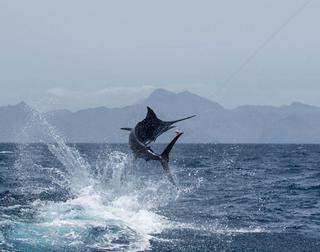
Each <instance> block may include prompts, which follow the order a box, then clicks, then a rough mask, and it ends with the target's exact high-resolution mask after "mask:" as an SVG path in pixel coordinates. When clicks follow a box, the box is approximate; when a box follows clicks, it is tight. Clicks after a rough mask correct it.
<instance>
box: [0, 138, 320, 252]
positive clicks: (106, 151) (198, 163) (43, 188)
mask: <svg viewBox="0 0 320 252" xmlns="http://www.w3.org/2000/svg"><path fill="white" fill-rule="evenodd" d="M55 140H57V141H56V142H55V143H50V144H45V143H41V144H0V230H1V232H0V251H320V200H319V199H320V145H223V144H217V145H215V144H178V145H176V146H175V147H174V149H173V151H172V157H171V168H172V172H173V173H174V176H175V179H176V181H177V182H178V184H179V189H177V188H175V187H174V186H172V185H171V184H170V182H168V180H167V178H166V176H165V175H164V173H163V171H162V168H161V166H160V164H158V163H157V162H153V161H152V162H145V161H143V160H135V159H134V158H133V157H132V156H131V154H130V151H129V149H128V147H127V145H125V144H122V145H120V144H66V143H65V142H63V140H62V139H61V138H59V137H58V138H57V136H55ZM163 148H164V145H161V144H159V145H155V149H156V150H158V151H159V152H160V151H161V150H162V149H163Z"/></svg>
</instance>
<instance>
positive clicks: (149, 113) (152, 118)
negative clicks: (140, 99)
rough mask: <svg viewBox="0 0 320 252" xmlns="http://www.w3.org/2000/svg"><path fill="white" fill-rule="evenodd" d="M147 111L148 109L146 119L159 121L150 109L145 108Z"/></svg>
mask: <svg viewBox="0 0 320 252" xmlns="http://www.w3.org/2000/svg"><path fill="white" fill-rule="evenodd" d="M147 109H148V113H147V116H146V119H148V120H159V119H158V117H157V115H156V113H154V111H153V110H152V109H151V108H150V107H147Z"/></svg>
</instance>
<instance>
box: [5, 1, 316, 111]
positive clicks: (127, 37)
mask: <svg viewBox="0 0 320 252" xmlns="http://www.w3.org/2000/svg"><path fill="white" fill-rule="evenodd" d="M305 2H306V1H303V0H280V1H279V0H259V1H257V0H242V1H235V0H233V1H231V0H224V1H215V0H208V1H205V0H200V1H195V0H194V1H188V0H182V1H176V0H168V1H167V0H161V1H150V0H145V1H140V0H134V1H133V0H129V1H122V0H114V1H111V0H101V1H98V0H94V1H81V0H76V1H72V0H68V1H65V0H64V1H59V0H55V1H44V0H37V1H33V0H28V1H25V0H21V1H5V0H2V1H0V87H1V92H0V105H7V104H14V103H17V102H19V101H21V100H25V101H26V102H28V103H32V104H36V105H37V106H40V107H43V109H45V110H47V109H52V108H62V107H65V108H69V109H72V110H74V109H79V108H83V107H93V106H112V107H114V106H123V105H127V104H130V103H132V102H134V101H136V100H139V99H141V98H144V97H145V96H146V95H148V94H149V93H150V92H151V91H152V90H153V89H155V88H157V87H164V88H168V89H170V90H173V91H183V90H186V89H187V90H190V91H192V92H194V93H197V94H199V95H202V96H205V97H208V98H210V99H212V100H215V101H217V102H219V103H221V104H222V105H224V106H226V107H234V106H236V105H241V104H273V105H279V104H287V103H290V102H292V101H301V102H305V103H309V104H314V105H319V106H320V32H319V24H320V14H319V13H320V2H319V1H316V0H314V1H311V2H310V4H309V5H307V6H306V7H305V8H304V9H303V10H302V11H301V12H300V13H299V14H298V15H296V16H294V17H293V18H292V20H291V21H290V22H289V23H288V24H287V25H286V26H285V27H284V28H283V29H281V31H279V33H277V35H276V36H275V37H274V38H273V39H272V40H271V41H270V42H268V43H267V44H266V45H265V46H264V47H263V48H262V50H260V52H259V53H258V54H257V55H255V56H254V57H253V58H252V60H251V61H250V62H249V64H247V65H246V66H245V67H244V68H243V69H242V70H241V71H240V72H239V73H238V74H237V75H236V76H234V78H232V79H231V80H230V81H228V82H227V83H226V82H225V80H226V79H228V78H229V77H230V75H232V74H233V73H234V72H235V71H236V69H238V68H239V67H241V66H242V64H243V62H244V61H246V60H247V59H248V57H250V55H252V53H253V52H254V51H255V50H256V49H257V48H259V47H261V46H262V45H264V43H265V41H266V40H268V38H270V36H271V34H273V33H274V32H276V31H277V30H278V29H279V27H281V26H282V25H283V24H284V23H285V22H286V20H287V19H288V18H289V17H291V16H292V15H294V13H295V12H296V11H297V10H298V9H299V8H300V7H301V6H302V5H303V4H304V3H305Z"/></svg>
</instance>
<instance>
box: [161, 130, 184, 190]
mask: <svg viewBox="0 0 320 252" xmlns="http://www.w3.org/2000/svg"><path fill="white" fill-rule="evenodd" d="M182 134H183V133H182V132H180V133H178V134H177V135H176V136H175V138H173V139H172V141H171V142H170V143H169V144H168V145H167V147H166V148H165V149H164V151H163V152H162V154H161V160H160V162H161V164H162V167H163V169H164V171H165V172H166V173H167V176H168V178H169V180H170V182H171V183H172V184H173V185H175V186H176V183H175V181H174V179H173V177H172V174H171V171H170V167H169V154H170V151H171V150H172V147H173V146H174V145H175V143H176V142H177V140H178V139H179V137H180V136H181V135H182Z"/></svg>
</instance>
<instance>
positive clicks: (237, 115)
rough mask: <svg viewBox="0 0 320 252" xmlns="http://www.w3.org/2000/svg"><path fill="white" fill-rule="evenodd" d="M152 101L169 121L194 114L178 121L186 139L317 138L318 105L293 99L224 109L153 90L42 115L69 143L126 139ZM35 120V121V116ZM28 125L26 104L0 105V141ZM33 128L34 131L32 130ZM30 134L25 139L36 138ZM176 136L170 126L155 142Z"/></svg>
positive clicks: (271, 140) (195, 97)
mask: <svg viewBox="0 0 320 252" xmlns="http://www.w3.org/2000/svg"><path fill="white" fill-rule="evenodd" d="M147 106H150V107H151V108H153V110H154V111H155V112H156V114H157V115H158V117H159V118H160V119H163V120H173V119H178V118H182V117H185V116H189V115H194V114H196V115H197V117H195V118H192V119H190V120H187V121H184V122H181V123H178V124H177V129H179V130H181V131H184V132H185V134H184V135H183V137H182V138H181V141H180V142H185V143H186V142H188V143H320V108H318V107H314V106H310V105H306V104H302V103H298V102H296V103H292V104H290V105H288V106H281V107H273V106H251V105H246V106H240V107H237V108H235V109H226V108H224V107H223V106H221V105H220V104H218V103H215V102H213V101H211V100H208V99H205V98H203V97H200V96H198V95H195V94H192V93H190V92H188V91H185V92H182V93H173V92H169V91H167V90H164V89H157V90H155V91H154V92H153V93H152V94H151V95H150V96H149V97H148V98H146V99H144V100H143V101H141V102H138V103H136V104H133V105H130V106H127V107H123V108H106V107H98V108H90V109H83V110H80V111H77V112H71V111H68V110H57V111H50V112H48V113H46V114H45V115H44V116H45V117H46V119H47V120H48V122H49V123H50V124H51V125H53V126H54V128H56V129H57V132H59V134H61V135H62V136H65V137H66V139H67V140H68V141H69V142H109V143H118V142H127V138H128V132H125V131H121V130H120V127H133V126H134V125H135V124H136V123H137V122H138V121H140V120H142V119H143V118H144V117H145V115H146V111H147V110H146V107H147ZM33 124H36V122H34V119H33ZM26 125H30V111H29V108H28V105H27V104H25V103H19V104H17V105H14V106H4V107H0V142H21V141H25V140H24V139H22V138H21V135H22V134H21V133H22V132H23V131H24V128H25V126H26ZM35 131H36V130H35ZM36 135H37V134H36V133H35V134H33V137H32V138H29V139H28V140H29V141H36V142H37V141H39V139H37V137H35V136H36ZM174 135H175V133H174V130H171V131H169V132H167V133H166V134H164V135H163V136H161V137H160V138H159V141H160V142H162V141H168V140H169V139H171V138H172V137H173V136H174Z"/></svg>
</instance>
